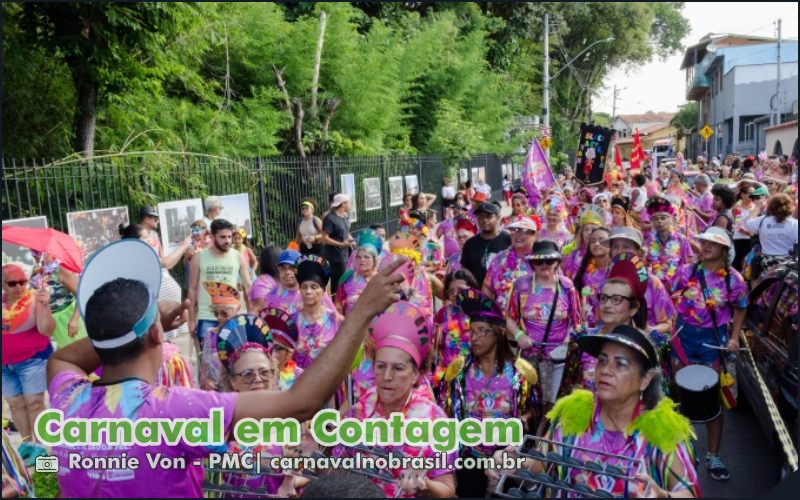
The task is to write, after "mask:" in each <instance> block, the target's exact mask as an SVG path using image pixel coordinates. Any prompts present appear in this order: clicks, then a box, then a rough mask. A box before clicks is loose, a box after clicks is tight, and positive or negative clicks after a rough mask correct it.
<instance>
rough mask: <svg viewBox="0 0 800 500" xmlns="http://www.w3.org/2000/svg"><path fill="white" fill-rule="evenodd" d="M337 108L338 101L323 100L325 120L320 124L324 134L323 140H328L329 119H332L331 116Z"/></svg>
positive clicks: (335, 98) (334, 99)
mask: <svg viewBox="0 0 800 500" xmlns="http://www.w3.org/2000/svg"><path fill="white" fill-rule="evenodd" d="M338 107H339V99H338V98H337V97H334V98H332V99H326V100H325V120H324V121H323V122H322V132H323V133H324V134H325V138H326V139H327V138H328V126H329V125H330V124H331V118H333V114H334V113H336V108H338Z"/></svg>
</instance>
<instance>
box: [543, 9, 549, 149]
mask: <svg viewBox="0 0 800 500" xmlns="http://www.w3.org/2000/svg"><path fill="white" fill-rule="evenodd" d="M542 117H543V122H544V129H545V130H546V131H548V133H549V130H550V15H549V14H545V15H544V82H543V92H542ZM544 154H545V155H546V157H547V160H548V161H550V148H548V149H547V150H546V151H545V152H544Z"/></svg>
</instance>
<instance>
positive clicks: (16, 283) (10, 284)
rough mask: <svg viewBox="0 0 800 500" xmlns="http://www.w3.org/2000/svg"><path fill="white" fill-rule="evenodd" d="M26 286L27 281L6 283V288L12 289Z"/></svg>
mask: <svg viewBox="0 0 800 500" xmlns="http://www.w3.org/2000/svg"><path fill="white" fill-rule="evenodd" d="M27 284H28V280H18V281H6V286H8V287H9V288H14V287H15V286H19V285H22V286H25V285H27Z"/></svg>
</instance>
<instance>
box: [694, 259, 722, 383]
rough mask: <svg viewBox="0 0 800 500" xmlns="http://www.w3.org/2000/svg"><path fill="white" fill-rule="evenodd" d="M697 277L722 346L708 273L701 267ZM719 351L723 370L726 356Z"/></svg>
mask: <svg viewBox="0 0 800 500" xmlns="http://www.w3.org/2000/svg"><path fill="white" fill-rule="evenodd" d="M697 278H698V279H699V280H700V286H701V287H702V288H703V298H704V299H705V300H706V310H708V313H709V314H710V315H711V324H712V325H714V338H715V339H717V345H719V346H720V347H722V339H720V338H719V331H718V330H719V327H718V326H717V313H716V312H715V311H714V306H709V305H708V299H709V298H710V297H709V295H710V294H709V292H708V286H707V285H706V273H705V271H704V270H703V269H700V270H699V272H698V276H697ZM717 352H719V365H720V368H722V371H726V370H725V358H724V357H723V355H722V353H723V351H722V350H719V351H717Z"/></svg>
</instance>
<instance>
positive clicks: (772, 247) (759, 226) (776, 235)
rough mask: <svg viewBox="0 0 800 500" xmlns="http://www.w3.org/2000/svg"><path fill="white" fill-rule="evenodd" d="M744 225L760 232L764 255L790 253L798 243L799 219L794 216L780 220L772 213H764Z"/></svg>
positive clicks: (757, 232)
mask: <svg viewBox="0 0 800 500" xmlns="http://www.w3.org/2000/svg"><path fill="white" fill-rule="evenodd" d="M762 221H763V222H762ZM744 227H745V229H747V230H748V231H750V232H751V233H754V234H758V241H759V242H760V243H761V253H762V254H763V255H768V256H776V255H789V254H790V253H792V250H793V249H794V247H795V246H796V245H797V219H795V218H794V217H787V218H785V219H784V220H783V221H781V222H778V221H777V220H776V219H775V217H774V216H772V215H762V216H761V217H756V218H755V219H750V220H749V221H747V222H746V223H745V226H744Z"/></svg>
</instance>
